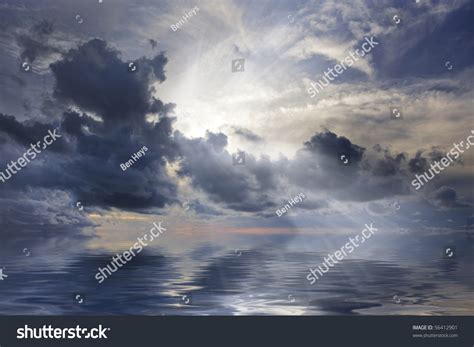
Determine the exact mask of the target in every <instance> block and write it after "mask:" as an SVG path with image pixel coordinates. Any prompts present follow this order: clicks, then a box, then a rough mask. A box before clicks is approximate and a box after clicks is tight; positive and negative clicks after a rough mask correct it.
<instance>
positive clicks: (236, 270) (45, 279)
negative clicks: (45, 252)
mask: <svg viewBox="0 0 474 347" xmlns="http://www.w3.org/2000/svg"><path fill="white" fill-rule="evenodd" d="M113 254H115V253H113ZM113 254H111V253H106V254H101V253H94V252H90V251H89V252H88V253H86V254H85V255H84V254H82V255H80V256H74V257H72V258H70V259H67V261H65V260H64V259H60V260H58V259H57V258H48V257H42V258H38V257H33V256H30V257H23V258H21V257H18V258H10V260H8V261H7V260H5V259H4V260H3V264H2V267H4V268H5V270H4V272H5V273H6V274H8V276H9V277H8V278H6V279H5V280H3V281H0V293H1V296H0V313H1V314H144V315H162V314H163V315H340V314H344V315H351V314H473V313H474V308H473V296H472V292H473V288H474V285H473V277H472V276H473V275H472V262H469V261H465V260H463V259H443V258H442V257H438V256H436V257H433V256H431V255H429V256H428V257H421V258H420V259H418V260H417V261H414V260H413V259H411V260H410V261H406V259H402V258H404V256H403V257H401V256H397V255H396V254H400V253H399V252H396V254H386V255H385V256H384V257H383V258H385V260H375V259H373V260H371V259H370V257H366V258H365V259H357V258H352V259H345V260H344V261H342V262H341V263H339V264H337V265H336V266H335V267H333V268H332V269H331V270H330V271H329V272H328V273H326V274H325V275H324V276H323V277H321V278H320V279H319V280H318V281H317V282H316V283H315V284H314V285H310V284H309V282H308V281H307V280H306V275H307V271H308V264H313V265H314V266H313V267H315V266H316V265H318V264H319V263H320V261H321V260H322V256H323V255H326V254H327V253H324V254H323V253H321V252H306V251H305V252H302V251H294V250H292V251H289V250H284V251H282V249H281V248H280V247H279V245H278V243H274V244H272V245H267V246H265V247H261V248H259V249H252V250H250V249H249V250H243V251H238V252H236V251H231V250H222V249H219V248H218V247H212V246H210V245H200V246H199V247H196V248H195V249H194V250H193V251H192V252H191V253H189V254H186V255H183V256H172V255H166V256H165V255H163V254H160V253H158V252H154V253H152V252H148V253H142V254H140V255H139V256H138V257H136V258H135V259H133V260H132V261H131V262H129V263H128V264H126V265H125V266H124V267H123V268H121V269H119V270H118V271H117V272H115V273H113V275H112V276H111V277H109V278H108V279H107V280H106V281H104V282H103V283H102V284H99V283H98V282H97V281H96V280H95V279H94V275H95V273H96V272H97V268H98V267H105V265H106V264H107V263H108V262H109V261H110V259H111V256H112V255H113ZM428 254H432V253H430V252H428ZM397 257H398V258H400V259H399V260H397V259H396V258H397ZM77 295H80V296H81V297H78V299H77V300H76V296H77ZM81 298H82V303H79V301H80V299H81Z"/></svg>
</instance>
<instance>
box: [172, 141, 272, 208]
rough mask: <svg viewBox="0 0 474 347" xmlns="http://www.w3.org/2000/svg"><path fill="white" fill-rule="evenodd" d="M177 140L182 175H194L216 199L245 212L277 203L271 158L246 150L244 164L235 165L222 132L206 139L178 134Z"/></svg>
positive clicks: (197, 183) (195, 183) (196, 183)
mask: <svg viewBox="0 0 474 347" xmlns="http://www.w3.org/2000/svg"><path fill="white" fill-rule="evenodd" d="M177 140H178V142H179V144H180V151H181V155H182V160H181V162H180V163H181V169H180V171H179V174H180V175H181V176H189V177H191V180H192V184H193V186H194V187H195V188H197V189H201V190H203V191H204V192H206V193H207V194H208V195H209V198H210V199H211V200H212V201H213V202H215V203H218V204H219V203H220V204H223V206H222V207H225V208H229V209H233V210H237V211H246V212H258V211H263V210H265V209H267V208H270V207H273V206H274V205H275V203H274V202H272V199H271V198H270V194H271V193H272V190H274V189H276V184H277V175H278V172H277V170H276V168H275V167H273V164H272V162H271V161H270V160H269V159H268V158H265V157H262V158H261V159H260V160H257V159H255V158H254V157H253V156H252V155H250V154H248V153H247V155H246V158H245V160H246V163H245V165H243V166H234V165H233V164H232V156H231V154H229V153H228V152H227V150H225V146H226V145H227V136H225V135H224V134H222V133H219V134H215V133H210V132H208V133H207V136H206V138H205V139H203V138H198V139H187V138H186V137H184V136H182V135H181V134H179V133H177Z"/></svg>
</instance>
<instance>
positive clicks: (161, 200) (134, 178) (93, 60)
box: [0, 39, 178, 212]
mask: <svg viewBox="0 0 474 347" xmlns="http://www.w3.org/2000/svg"><path fill="white" fill-rule="evenodd" d="M166 62H167V59H166V58H165V57H164V55H163V54H159V55H157V56H155V57H154V58H152V59H147V58H140V59H139V60H138V67H139V70H138V72H136V73H130V72H128V71H127V64H126V62H124V61H122V60H121V59H120V57H119V53H118V52H117V51H116V50H114V49H112V48H110V47H108V46H107V44H106V42H105V41H102V40H98V39H93V40H91V41H89V42H87V43H85V44H83V45H82V46H80V47H78V48H77V49H73V50H70V51H69V52H67V53H66V54H65V55H64V57H63V58H62V59H61V60H59V61H57V62H55V63H54V64H52V70H53V73H54V76H55V78H56V90H55V93H56V97H58V98H60V100H63V101H65V100H67V103H68V105H70V106H73V107H74V108H75V109H79V110H81V111H67V112H65V113H64V115H63V117H62V119H61V123H60V124H58V125H59V128H60V130H59V133H60V134H62V138H61V139H60V142H61V143H63V145H62V147H61V144H54V145H53V146H51V148H52V150H51V151H50V150H49V149H48V150H47V151H44V153H41V155H42V156H43V158H45V160H47V164H45V165H41V162H32V163H31V164H30V165H29V166H28V167H27V168H24V169H23V170H22V172H20V173H19V174H18V177H14V178H13V179H12V180H11V181H8V182H7V183H6V184H5V185H6V187H7V188H8V189H20V190H21V189H24V188H25V189H26V188H27V187H44V188H48V189H60V190H63V191H67V192H71V193H72V195H73V196H74V197H75V198H76V199H78V200H80V201H82V202H83V204H84V205H87V206H90V207H94V206H96V207H102V208H110V207H117V208H121V209H125V210H134V211H144V212H145V211H146V210H147V209H150V208H154V207H155V208H161V207H164V206H165V205H166V204H168V203H174V202H177V199H176V187H175V184H174V183H173V182H172V180H171V179H170V177H168V175H167V173H166V170H165V165H166V161H167V160H169V161H173V160H174V158H175V157H176V156H177V154H178V152H177V146H176V145H175V143H174V140H173V138H172V132H173V129H172V123H173V120H174V119H173V118H170V117H167V113H168V112H170V111H171V110H172V108H173V105H171V104H167V105H165V104H163V103H162V102H161V101H160V100H158V99H156V98H153V97H152V96H151V94H152V92H153V86H152V84H153V83H154V82H162V81H164V79H165V76H164V65H165V64H166ZM84 111H90V112H94V114H95V116H98V117H100V118H102V119H103V120H104V121H100V120H97V119H96V118H93V117H91V116H90V115H89V114H88V113H87V112H84ZM149 112H150V113H155V114H156V115H158V117H159V119H158V121H156V122H155V123H149V122H146V121H145V116H146V114H147V113H149ZM54 128H55V126H54V127H53V125H52V124H42V123H37V122H30V123H28V122H24V123H20V122H18V121H17V120H15V119H14V117H12V116H4V115H0V131H2V132H3V133H5V134H7V135H8V136H9V137H10V138H11V139H12V140H14V143H10V145H9V146H10V148H13V149H14V150H15V151H17V152H19V153H21V152H22V151H24V148H21V147H18V146H16V147H15V143H18V144H20V145H22V146H27V145H29V144H30V143H34V142H36V141H37V140H39V139H42V138H43V137H44V136H45V135H46V134H47V132H48V130H49V129H54ZM143 146H146V147H147V148H148V150H147V151H146V154H145V156H142V157H141V158H139V159H138V160H137V162H135V163H134V164H133V166H132V167H131V168H128V169H127V170H126V171H123V170H122V168H121V167H120V164H121V163H125V162H126V161H129V160H130V159H131V156H132V155H133V154H134V153H136V152H138V151H139V150H140V149H142V148H143ZM4 147H5V146H3V147H2V148H4ZM53 147H54V148H56V150H53ZM59 149H61V151H59ZM55 151H56V152H58V153H55ZM11 159H14V158H11ZM2 188H3V189H6V188H5V187H2Z"/></svg>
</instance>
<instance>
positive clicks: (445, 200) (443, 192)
mask: <svg viewBox="0 0 474 347" xmlns="http://www.w3.org/2000/svg"><path fill="white" fill-rule="evenodd" d="M431 198H432V200H433V202H434V203H435V204H436V205H438V206H440V207H445V208H456V207H458V208H459V207H470V206H469V205H467V204H465V203H462V202H460V201H459V198H458V194H457V193H456V191H455V190H454V189H453V188H451V187H447V186H442V187H440V188H438V189H437V190H435V191H434V192H433V193H432V194H431Z"/></svg>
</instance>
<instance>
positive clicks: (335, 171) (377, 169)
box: [284, 131, 409, 201]
mask: <svg viewBox="0 0 474 347" xmlns="http://www.w3.org/2000/svg"><path fill="white" fill-rule="evenodd" d="M376 148H377V150H376V151H375V153H372V152H368V151H367V150H366V149H365V148H363V147H361V146H358V145H356V144H354V143H352V142H351V141H350V140H349V139H348V138H346V137H344V136H338V135H337V134H335V133H333V132H330V131H324V132H321V133H318V134H315V135H314V136H312V137H311V139H310V140H309V141H307V142H305V143H304V147H303V148H302V149H301V150H300V151H298V153H297V155H296V156H295V159H294V160H292V161H289V162H288V163H287V165H286V167H285V168H284V170H285V172H286V175H287V177H288V181H289V182H292V183H293V184H296V185H298V186H300V187H302V188H303V189H307V190H308V191H316V192H318V191H319V192H324V193H326V194H329V195H330V196H332V197H333V198H336V199H339V200H347V201H371V200H376V199H382V198H385V197H389V196H395V195H404V194H409V188H408V186H407V184H406V174H405V171H406V169H405V168H404V161H405V159H404V158H405V155H404V154H401V153H398V154H393V155H392V154H390V153H389V152H388V151H386V150H382V149H381V148H380V146H378V147H376ZM380 153H383V157H382V158H379V156H380ZM377 154H379V155H377ZM342 156H344V157H342ZM345 159H348V161H345ZM304 191H306V190H304Z"/></svg>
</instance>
